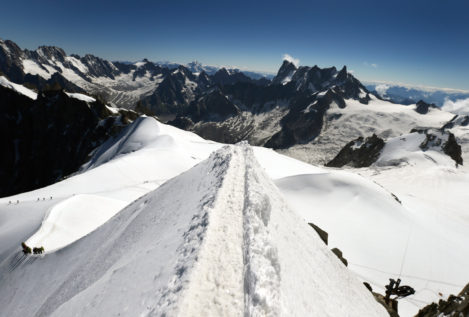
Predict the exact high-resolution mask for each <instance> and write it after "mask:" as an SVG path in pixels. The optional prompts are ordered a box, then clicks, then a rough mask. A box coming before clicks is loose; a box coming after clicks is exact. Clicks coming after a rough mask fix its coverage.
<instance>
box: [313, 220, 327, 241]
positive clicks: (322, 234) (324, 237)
mask: <svg viewBox="0 0 469 317" xmlns="http://www.w3.org/2000/svg"><path fill="white" fill-rule="evenodd" d="M308 224H309V225H310V226H311V228H313V229H314V230H315V231H316V232H317V234H318V235H319V237H320V238H321V240H322V241H323V242H324V243H325V244H326V245H327V242H328V238H329V234H328V233H327V232H326V231H324V230H322V229H321V228H319V227H318V226H316V225H315V224H314V223H312V222H310V223H308Z"/></svg>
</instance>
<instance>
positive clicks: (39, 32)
mask: <svg viewBox="0 0 469 317" xmlns="http://www.w3.org/2000/svg"><path fill="white" fill-rule="evenodd" d="M468 15H469V1H467V0H459V1H451V0H449V1H442V0H439V1H434V0H427V1H419V0H414V1H412V0H407V1H376V0H375V1H359V0H357V1H336V0H328V1H281V2H280V1H273V0H271V1H256V0H250V1H244V0H238V1H224V0H217V1H211V0H210V1H209V0H206V1H204V0H199V1H196V0H192V1H183V0H166V1H138V0H133V1H117V0H116V1H98V0H95V1H88V0H82V1H51V0H43V1H8V2H4V3H2V10H1V12H0V38H2V39H11V40H13V41H15V42H16V43H17V44H18V45H20V46H21V47H22V48H28V49H35V48H36V47H37V46H39V45H56V46H59V47H62V48H63V49H65V51H66V52H67V53H68V54H71V53H76V54H79V55H83V54H86V53H92V54H95V55H97V56H100V57H103V58H106V59H111V60H130V61H134V60H140V59H142V58H144V57H146V58H148V59H150V60H153V61H160V60H169V61H175V62H181V63H186V62H190V61H192V60H198V61H200V62H202V63H204V64H210V65H233V66H238V67H240V68H244V69H251V70H260V71H269V72H276V71H277V70H278V67H279V66H280V64H281V62H282V56H283V55H284V54H290V55H291V56H293V57H295V58H298V59H299V60H300V64H301V65H311V66H312V65H315V64H317V65H319V66H321V67H324V66H332V65H334V66H337V67H341V66H342V65H347V66H348V68H349V70H353V72H354V74H355V75H356V76H357V77H358V78H359V79H360V80H364V81H372V80H379V81H389V82H400V83H408V84H414V85H425V86H435V87H448V88H456V89H465V90H469V18H468Z"/></svg>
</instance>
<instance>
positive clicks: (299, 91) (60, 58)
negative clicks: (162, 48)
mask: <svg viewBox="0 0 469 317" xmlns="http://www.w3.org/2000/svg"><path fill="white" fill-rule="evenodd" d="M0 71H1V72H3V73H4V74H5V75H6V76H7V77H8V78H9V79H10V80H11V81H13V82H15V83H16V84H24V85H25V86H27V87H30V88H34V89H36V90H42V89H50V88H51V87H54V86H60V87H64V88H65V89H66V90H67V91H70V92H87V93H88V94H90V95H95V96H99V97H100V98H101V99H103V100H107V101H109V102H110V103H111V104H114V105H117V106H119V107H125V108H128V109H135V110H136V111H138V112H140V113H144V114H147V115H158V116H160V117H161V118H165V120H171V121H170V122H171V124H173V125H175V126H177V127H180V128H184V129H186V130H190V131H193V132H195V133H197V134H199V135H200V136H202V137H204V138H207V139H211V140H215V141H219V142H226V143H236V142H239V141H241V140H248V141H249V142H250V143H251V144H254V145H261V146H267V147H271V148H274V149H277V150H280V151H284V152H285V153H288V154H289V155H292V156H295V157H298V158H300V159H302V160H305V161H308V162H314V163H327V162H329V161H330V160H331V159H332V158H333V157H334V156H335V155H336V154H337V153H338V152H339V151H340V149H342V148H343V146H344V145H345V144H347V143H348V142H350V141H351V140H353V139H356V138H358V137H367V136H369V135H371V134H373V133H375V134H376V135H377V136H379V137H385V138H387V137H395V136H398V135H400V134H403V133H408V132H409V131H410V130H411V129H414V128H439V127H441V126H443V125H444V124H446V123H447V122H448V121H449V120H451V119H452V117H453V115H452V114H449V113H447V112H444V111H440V110H439V109H438V108H436V107H433V106H431V105H430V104H428V103H426V102H421V103H420V102H419V103H417V102H415V103H416V104H415V105H412V106H411V107H404V106H402V105H398V104H393V103H392V102H389V101H387V100H386V98H387V97H386V96H384V97H379V95H378V94H376V95H375V94H373V93H372V92H370V90H369V89H367V87H365V86H364V85H363V84H362V83H361V82H360V81H359V80H358V79H357V78H355V77H354V76H353V75H352V74H351V73H349V72H348V71H347V68H346V67H345V66H344V67H343V68H342V69H340V70H338V69H337V68H335V67H328V68H320V67H318V66H312V67H309V66H296V65H295V64H293V63H291V62H290V61H287V60H285V61H283V63H282V65H281V67H280V69H279V70H278V73H277V75H276V76H275V77H273V78H272V80H268V79H266V78H261V79H253V78H251V77H249V76H247V75H246V74H244V73H243V72H241V71H239V70H236V69H228V68H219V69H217V68H214V67H209V66H204V65H202V64H200V63H198V62H192V63H189V64H188V65H186V66H184V65H178V64H174V63H169V62H164V63H154V62H151V61H149V60H147V59H144V60H142V61H139V62H136V63H126V62H110V61H106V60H104V59H101V58H99V57H95V56H93V55H85V56H84V57H80V56H78V55H70V56H68V55H67V54H66V53H65V52H64V51H63V50H62V49H60V48H57V47H46V46H41V47H39V48H38V49H37V50H36V51H28V50H21V49H20V48H19V47H18V46H17V45H16V44H15V43H13V42H11V41H0ZM378 90H379V89H378ZM381 92H382V91H381ZM419 100H420V99H419ZM424 100H425V99H424ZM417 101H418V100H417ZM383 109H386V110H383Z"/></svg>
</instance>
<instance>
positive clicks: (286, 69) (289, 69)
mask: <svg viewBox="0 0 469 317" xmlns="http://www.w3.org/2000/svg"><path fill="white" fill-rule="evenodd" d="M296 70H297V68H296V66H295V65H294V64H293V63H291V62H289V61H287V60H284V61H283V63H282V66H280V69H279V70H278V72H277V76H275V77H274V79H273V80H272V84H274V85H280V84H281V83H282V81H283V80H285V79H286V78H287V77H288V76H291V75H292V74H293V73H294V72H295V71H296Z"/></svg>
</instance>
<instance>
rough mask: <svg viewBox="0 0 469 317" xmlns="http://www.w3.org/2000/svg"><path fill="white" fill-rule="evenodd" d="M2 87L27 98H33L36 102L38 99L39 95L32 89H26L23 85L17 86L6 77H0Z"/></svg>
mask: <svg viewBox="0 0 469 317" xmlns="http://www.w3.org/2000/svg"><path fill="white" fill-rule="evenodd" d="M0 86H3V87H6V88H10V89H13V90H14V91H16V92H18V93H20V94H22V95H25V96H26V97H28V98H31V99H33V100H35V99H36V98H37V93H36V92H34V91H32V90H31V89H28V88H26V87H24V86H23V85H18V84H15V83H13V82H11V81H9V80H8V79H6V78H5V77H4V76H0Z"/></svg>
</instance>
